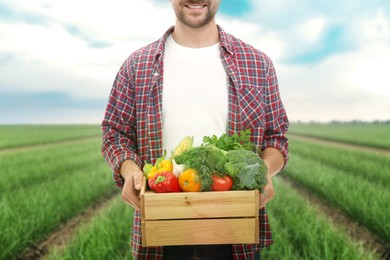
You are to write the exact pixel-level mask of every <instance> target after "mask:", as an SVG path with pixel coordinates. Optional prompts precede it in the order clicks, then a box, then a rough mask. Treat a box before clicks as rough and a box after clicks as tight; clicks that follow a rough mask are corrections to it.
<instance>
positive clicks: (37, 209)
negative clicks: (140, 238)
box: [0, 142, 116, 259]
mask: <svg viewBox="0 0 390 260" xmlns="http://www.w3.org/2000/svg"><path fill="white" fill-rule="evenodd" d="M78 149H79V151H78V152H75V153H74V154H73V153H72V151H77V150H78ZM0 158H1V161H0V162H1V164H2V166H1V168H2V173H5V174H2V175H3V176H4V177H3V178H1V185H0V187H1V188H2V189H3V188H4V190H5V192H4V193H3V192H2V196H1V197H0V212H1V218H0V230H1V233H0V241H2V242H1V243H0V259H9V258H12V257H15V256H16V255H17V254H19V253H20V252H21V251H22V250H24V249H25V248H26V247H27V246H29V245H31V244H33V243H36V242H38V241H39V240H41V239H42V238H44V237H45V236H46V235H47V234H49V233H50V232H52V231H53V230H54V229H55V228H56V227H58V226H59V225H60V224H62V223H63V222H65V221H66V220H68V219H70V218H71V217H73V216H75V215H77V214H79V213H80V212H81V211H82V210H83V209H85V208H86V207H88V206H90V205H91V204H92V203H94V202H96V201H98V200H99V199H101V198H103V197H106V196H107V195H109V194H110V193H112V192H113V191H114V190H116V188H115V187H114V185H113V183H112V180H111V174H110V171H109V169H108V167H107V165H106V163H105V162H104V160H103V158H102V156H101V154H100V152H99V143H98V142H92V143H90V144H88V143H87V144H85V143H80V144H78V145H75V144H73V145H57V146H54V147H52V148H50V149H37V150H36V151H34V152H31V151H30V152H18V153H12V154H3V155H1V156H0ZM11 158H14V160H13V161H8V160H10V159H11ZM18 158H19V161H18V160H17V159H18ZM4 159H6V160H4ZM8 162H9V164H7V163H8ZM13 162H14V163H13ZM72 162H75V164H73V163H72ZM30 176H31V182H30V178H29V177H30ZM12 177H14V178H15V180H12ZM16 184H19V186H17V185H16Z"/></svg>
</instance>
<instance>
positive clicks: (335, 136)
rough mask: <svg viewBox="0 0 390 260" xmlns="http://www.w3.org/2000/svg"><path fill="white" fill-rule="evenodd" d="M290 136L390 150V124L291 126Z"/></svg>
mask: <svg viewBox="0 0 390 260" xmlns="http://www.w3.org/2000/svg"><path fill="white" fill-rule="evenodd" d="M288 133H289V134H300V135H306V136H311V137H319V138H323V139H327V140H334V141H339V142H345V143H351V144H357V145H363V146H369V147H378V148H384V149H390V135H389V133H390V124H363V123H362V124H314V123H313V124H297V123H296V124H291V126H290V129H289V132H288Z"/></svg>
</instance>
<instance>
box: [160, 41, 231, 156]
mask: <svg viewBox="0 0 390 260" xmlns="http://www.w3.org/2000/svg"><path fill="white" fill-rule="evenodd" d="M162 107H163V148H164V149H165V150H166V151H167V154H168V155H170V154H171V152H172V151H173V150H174V149H175V147H176V146H177V144H178V143H179V142H180V141H181V140H182V139H183V138H184V137H185V136H194V145H200V144H201V143H202V141H203V137H204V136H211V135H214V134H215V135H217V136H220V135H221V134H223V133H225V132H226V129H227V120H228V87H227V75H226V71H225V69H224V67H223V64H222V61H221V58H220V50H219V43H217V44H215V45H212V46H210V47H205V48H188V47H184V46H181V45H178V44H177V43H176V42H175V41H174V40H173V38H172V36H171V35H170V36H169V37H168V39H167V42H166V45H165V56H164V82H163V104H162Z"/></svg>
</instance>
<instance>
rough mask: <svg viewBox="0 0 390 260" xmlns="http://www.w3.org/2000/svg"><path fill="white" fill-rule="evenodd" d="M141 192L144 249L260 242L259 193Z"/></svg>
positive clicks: (143, 188)
mask: <svg viewBox="0 0 390 260" xmlns="http://www.w3.org/2000/svg"><path fill="white" fill-rule="evenodd" d="M145 187H146V181H145V182H144V185H143V187H142V190H141V208H142V246H168V245H204V244H252V243H257V241H258V240H259V192H258V190H250V191H219V192H176V193H154V192H152V191H147V190H146V189H145Z"/></svg>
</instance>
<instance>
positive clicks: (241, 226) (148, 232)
mask: <svg viewBox="0 0 390 260" xmlns="http://www.w3.org/2000/svg"><path fill="white" fill-rule="evenodd" d="M258 223H259V221H258V219H257V218H241V219H238V218H233V219H192V220H163V221H161V220H158V221H147V222H144V223H142V229H143V232H142V233H143V237H142V238H143V239H142V241H143V246H167V245H204V244H241V243H242V244H251V243H256V242H257V241H258V239H259V237H258V233H259V232H258V225H259V224H258Z"/></svg>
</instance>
